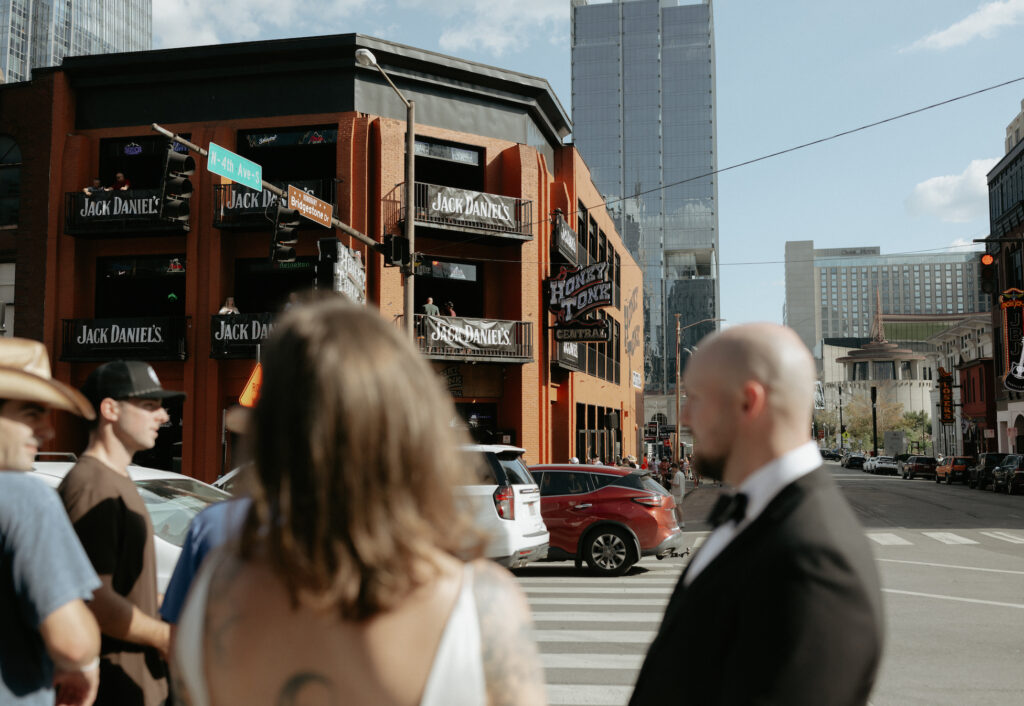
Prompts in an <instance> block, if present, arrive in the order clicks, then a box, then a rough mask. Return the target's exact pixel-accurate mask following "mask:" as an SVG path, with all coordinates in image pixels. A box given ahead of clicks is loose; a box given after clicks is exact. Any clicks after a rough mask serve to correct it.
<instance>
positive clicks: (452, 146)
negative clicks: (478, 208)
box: [415, 137, 486, 191]
mask: <svg viewBox="0 0 1024 706" xmlns="http://www.w3.org/2000/svg"><path fill="white" fill-rule="evenodd" d="M483 163H484V159H483V150H482V149H480V148H479V147H473V146H472V145H462V144H458V143H454V142H445V141H443V140H433V139H429V138H425V137H418V138H416V165H415V166H416V181H417V182H418V183H420V184H436V185H438V186H450V187H452V188H455V189H470V190H472V191H486V189H485V188H484V168H483Z"/></svg>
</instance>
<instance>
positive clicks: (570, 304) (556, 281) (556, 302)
mask: <svg viewBox="0 0 1024 706" xmlns="http://www.w3.org/2000/svg"><path fill="white" fill-rule="evenodd" d="M547 285H548V308H549V309H550V310H551V312H552V313H553V314H555V316H556V317H557V319H558V323H560V324H563V323H569V322H570V321H573V320H575V319H578V318H579V317H580V316H582V315H583V314H585V313H587V312H588V311H593V310H594V309H600V308H602V307H606V306H611V304H612V283H611V282H609V281H608V263H607V262H595V263H594V264H592V265H586V266H583V267H572V268H569V267H562V268H561V271H560V272H559V273H558V276H557V277H552V278H551V279H549V280H548V281H547Z"/></svg>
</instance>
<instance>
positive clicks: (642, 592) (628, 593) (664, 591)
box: [523, 584, 675, 599]
mask: <svg viewBox="0 0 1024 706" xmlns="http://www.w3.org/2000/svg"><path fill="white" fill-rule="evenodd" d="M674 587H675V586H674V585H673V586H651V587H649V588H648V587H644V588H636V587H633V588H624V589H621V590H618V591H617V590H615V589H613V588H610V587H609V588H569V587H563V586H558V585H555V584H552V585H550V586H529V587H527V586H523V590H524V591H526V595H527V596H529V595H531V594H534V593H568V594H570V595H573V596H576V595H581V594H584V595H591V594H601V595H604V596H608V597H609V598H610V599H611V598H617V597H629V598H633V597H636V596H648V595H649V596H662V595H664V596H671V595H672V591H673V590H674Z"/></svg>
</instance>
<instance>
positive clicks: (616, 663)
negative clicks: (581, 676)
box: [540, 653, 646, 671]
mask: <svg viewBox="0 0 1024 706" xmlns="http://www.w3.org/2000/svg"><path fill="white" fill-rule="evenodd" d="M645 656H646V655H606V654H580V653H572V654H566V653H562V654H542V655H541V656H540V661H541V663H542V664H543V665H544V669H630V670H633V671H637V670H639V669H640V667H641V666H643V663H644V657H645Z"/></svg>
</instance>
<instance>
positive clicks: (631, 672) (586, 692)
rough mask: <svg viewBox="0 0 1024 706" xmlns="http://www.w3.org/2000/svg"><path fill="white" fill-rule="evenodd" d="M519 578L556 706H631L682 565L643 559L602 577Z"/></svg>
mask: <svg viewBox="0 0 1024 706" xmlns="http://www.w3.org/2000/svg"><path fill="white" fill-rule="evenodd" d="M568 566H569V565H563V568H564V570H563V571H557V572H553V573H552V574H550V575H545V574H542V573H537V574H527V573H526V572H523V574H521V575H520V576H519V577H518V580H519V584H520V585H521V586H522V588H523V590H524V591H525V592H526V596H527V599H528V600H529V603H530V609H531V611H532V612H533V619H534V632H533V635H534V639H535V640H536V641H537V645H538V647H539V649H540V653H541V661H542V663H543V665H544V670H545V677H546V683H547V694H548V702H549V703H550V704H551V705H552V706H569V705H570V704H571V705H576V704H587V705H588V706H621V705H622V704H625V703H626V702H627V701H629V695H630V694H631V693H632V692H633V684H634V683H635V682H636V677H637V674H638V673H639V671H640V667H641V665H642V664H643V660H644V656H645V655H646V654H647V648H648V647H649V646H650V644H651V642H652V641H653V640H654V636H655V633H656V632H657V629H658V626H659V625H660V624H661V618H662V615H664V612H665V606H666V604H667V603H668V600H669V597H670V596H671V595H672V590H673V589H674V588H675V585H676V581H677V580H678V578H679V573H680V572H681V571H682V568H683V564H682V563H680V562H672V563H668V562H657V561H656V560H655V559H644V560H643V561H641V562H640V564H639V565H638V566H639V569H640V570H639V571H638V570H637V569H634V570H633V571H632V572H631V573H630V574H629V575H627V576H622V577H617V578H601V577H596V576H593V575H590V574H588V573H586V572H585V571H580V572H578V573H576V572H573V571H571V570H568Z"/></svg>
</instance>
